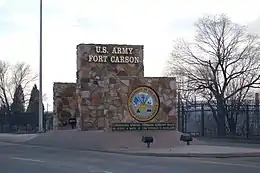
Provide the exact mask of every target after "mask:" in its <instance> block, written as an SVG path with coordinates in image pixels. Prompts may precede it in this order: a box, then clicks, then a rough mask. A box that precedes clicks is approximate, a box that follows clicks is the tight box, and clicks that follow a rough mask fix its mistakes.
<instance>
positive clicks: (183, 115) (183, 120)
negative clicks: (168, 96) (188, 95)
mask: <svg viewBox="0 0 260 173" xmlns="http://www.w3.org/2000/svg"><path fill="white" fill-rule="evenodd" d="M185 119H186V118H185V112H184V105H183V103H182V102H181V131H182V133H185Z"/></svg>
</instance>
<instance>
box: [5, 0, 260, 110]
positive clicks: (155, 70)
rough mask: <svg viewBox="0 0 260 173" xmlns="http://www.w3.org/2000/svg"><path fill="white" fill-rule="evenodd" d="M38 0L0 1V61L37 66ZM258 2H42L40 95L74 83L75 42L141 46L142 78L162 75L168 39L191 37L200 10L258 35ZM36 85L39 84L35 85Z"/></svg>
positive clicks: (48, 99) (49, 101)
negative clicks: (59, 84)
mask: <svg viewBox="0 0 260 173" xmlns="http://www.w3.org/2000/svg"><path fill="white" fill-rule="evenodd" d="M39 2H40V0H0V59H1V60H5V61H8V62H10V63H16V62H18V61H24V62H26V63H28V64H30V65H31V67H32V69H33V71H34V72H35V73H38V70H39ZM259 6H260V1H259V0H246V1H245V0H237V1H234V0H218V1H213V0H196V1H195V0H149V1H148V0H43V93H44V94H45V95H46V96H47V97H46V98H45V103H44V104H45V106H46V105H47V104H49V110H51V109H52V103H53V100H52V97H53V94H52V87H53V82H75V81H76V45H78V44H80V43H97V44H138V45H144V68H145V76H162V75H163V69H164V67H165V65H166V61H167V59H168V58H169V56H170V52H171V50H172V46H173V40H174V39H176V38H184V39H192V38H193V36H194V26H193V24H194V22H196V20H197V19H198V18H199V17H202V16H203V15H204V14H220V13H225V14H227V15H228V16H229V17H230V18H231V20H232V21H233V22H236V23H239V24H243V25H247V26H248V27H249V29H250V30H251V31H252V32H255V33H258V34H260V10H259ZM37 84H38V83H37Z"/></svg>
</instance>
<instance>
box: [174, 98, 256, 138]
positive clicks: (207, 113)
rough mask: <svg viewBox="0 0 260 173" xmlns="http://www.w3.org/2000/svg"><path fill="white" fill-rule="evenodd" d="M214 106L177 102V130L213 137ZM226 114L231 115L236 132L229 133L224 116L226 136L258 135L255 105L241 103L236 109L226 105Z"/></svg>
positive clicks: (214, 134) (215, 130) (247, 136)
mask: <svg viewBox="0 0 260 173" xmlns="http://www.w3.org/2000/svg"><path fill="white" fill-rule="evenodd" d="M214 111H215V112H216V111H217V108H216V106H215V107H213V109H212V108H210V107H209V106H208V105H207V104H203V103H202V104H184V103H182V104H179V106H178V115H179V130H180V131H182V132H184V133H190V134H192V135H194V136H207V137H214V136H218V135H217V123H216V120H215V118H214V115H213V113H214ZM227 111H228V113H227V115H228V117H229V116H233V117H234V120H235V125H236V127H235V128H236V131H235V132H236V133H235V134H234V133H231V130H230V127H229V123H228V120H227V117H226V129H225V130H226V136H229V137H231V136H236V137H243V138H250V137H256V136H259V137H260V113H259V106H257V105H243V106H240V107H239V110H238V109H234V108H233V107H231V106H228V107H227Z"/></svg>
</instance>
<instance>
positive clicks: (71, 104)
mask: <svg viewBox="0 0 260 173" xmlns="http://www.w3.org/2000/svg"><path fill="white" fill-rule="evenodd" d="M53 113H54V115H55V116H54V129H68V128H71V127H70V126H68V124H67V122H68V120H69V118H72V117H76V118H77V119H79V113H78V103H77V96H76V84H75V83H60V82H55V83H54V85H53Z"/></svg>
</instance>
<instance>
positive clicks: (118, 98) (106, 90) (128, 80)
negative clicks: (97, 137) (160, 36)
mask: <svg viewBox="0 0 260 173" xmlns="http://www.w3.org/2000/svg"><path fill="white" fill-rule="evenodd" d="M96 46H100V47H102V46H103V45H97V44H80V45H78V46H77V82H76V84H60V83H55V84H54V112H55V115H56V117H57V119H58V121H57V122H62V121H64V120H65V119H66V118H65V117H64V116H61V111H60V108H59V107H60V106H59V105H68V104H66V103H63V102H64V101H66V99H61V98H60V97H61V95H63V94H61V93H65V90H66V89H64V88H66V87H65V86H67V87H68V86H72V85H73V86H74V93H73V94H72V92H71V95H69V98H70V99H69V100H73V103H76V105H77V106H76V107H70V112H73V111H74V112H76V113H75V114H73V113H71V116H76V117H79V118H78V119H79V122H80V123H79V124H78V126H79V128H80V129H82V130H96V129H104V130H108V129H110V128H109V127H111V124H112V123H120V122H127V123H130V122H137V121H136V120H135V119H134V118H132V117H131V116H130V115H129V112H128V108H127V100H128V96H129V94H130V93H131V92H132V91H133V90H134V89H135V88H136V87H138V86H149V87H151V88H153V90H155V91H156V92H157V94H158V95H159V98H160V111H159V112H158V114H157V116H156V117H155V118H154V119H153V120H152V121H151V122H176V123H177V114H176V80H175V78H164V77H161V78H160V77H147V78H146V77H144V66H143V46H138V45H135V46H132V45H131V46H129V45H106V49H105V50H107V52H105V53H104V54H102V53H101V54H99V55H98V56H100V55H102V56H100V59H98V60H100V61H102V57H103V58H104V56H106V55H108V57H111V56H113V55H112V54H111V52H113V49H114V48H115V47H121V48H122V50H127V48H128V47H131V53H132V54H131V55H127V56H129V57H130V58H131V56H132V57H135V58H136V57H138V60H139V62H135V63H132V64H130V63H125V62H120V63H118V62H89V61H91V59H92V60H93V56H92V57H90V55H95V54H96V49H95V48H96ZM101 50H102V49H101ZM121 53H122V52H121ZM129 57H127V58H128V59H129ZM118 58H119V59H117V60H120V55H118ZM136 59H137V58H136ZM95 60H97V59H95ZM126 60H127V59H126ZM126 60H125V61H126ZM103 61H104V59H103ZM113 61H115V59H113ZM62 97H63V98H64V97H67V96H66V94H64V95H63V96H62ZM61 102H62V103H61ZM70 102H72V101H70ZM72 110H73V111H72ZM77 112H78V113H77Z"/></svg>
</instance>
